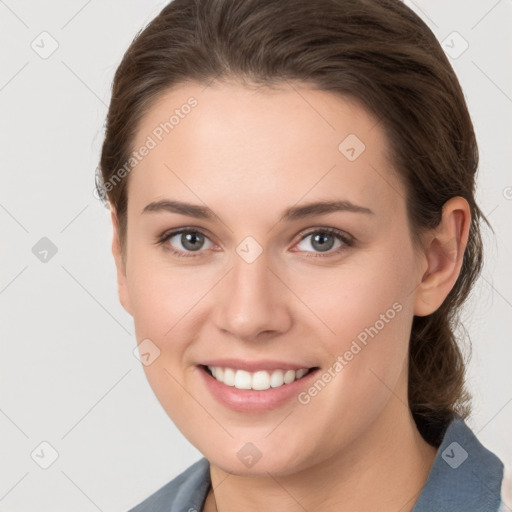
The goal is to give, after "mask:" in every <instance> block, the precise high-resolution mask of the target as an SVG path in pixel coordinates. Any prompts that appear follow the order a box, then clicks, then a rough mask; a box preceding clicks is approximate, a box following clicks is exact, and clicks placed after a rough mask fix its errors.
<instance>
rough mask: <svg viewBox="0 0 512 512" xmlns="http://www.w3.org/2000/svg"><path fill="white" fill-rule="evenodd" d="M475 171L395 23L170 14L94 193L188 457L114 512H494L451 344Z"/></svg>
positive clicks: (472, 230) (140, 40)
mask: <svg viewBox="0 0 512 512" xmlns="http://www.w3.org/2000/svg"><path fill="white" fill-rule="evenodd" d="M477 166H478V153H477V144H476V140H475V135H474V132H473V127H472V123H471V119H470V117H469V114H468V110H467V106H466V103H465V100H464V96H463V93H462V91H461V88H460V85H459V83H458V81H457V78H456V76H455V73H454V71H453V69H452V68H451V66H450V64H449V62H448V61H447V59H446V57H445V55H444V53H443V51H442V49H441V47H440V45H439V44H438V42H437V40H436V38H435V36H434V35H433V34H432V32H431V31H430V30H429V29H428V27H427V26H426V25H425V24H424V23H423V22H422V21H421V20H420V19H419V18H418V16H416V15H415V14H414V13H413V12H412V11H411V10H410V9H408V8H407V7H406V6H404V5H403V4H402V3H400V2H398V1H395V0H373V1H368V0H348V1H344V0H337V1H333V0H314V1H313V0H309V1H296V0H293V1H292V0H279V1H273V2H268V1H263V0H246V1H244V2H238V1H235V0H175V1H173V2H172V3H170V4H169V5H168V6H167V7H165V8H164V9H163V11H162V12H161V13H160V14H159V15H158V16H157V17H156V18H155V19H154V20H153V21H152V22H151V23H150V24H149V26H148V27H146V28H145V29H144V30H143V31H142V32H141V33H140V34H139V35H138V36H137V37H136V39H135V40H134V41H133V43H132V44H131V46H130V48H129V49H128V51H127V52H126V54H125V56H124V58H123V61H122V62H121V64H120V66H119V68H118V70H117V72H116V75H115V78H114V84H113V91H112V100H111V104H110V108H109V113H108V119H107V126H106V137H105V141H104V144H103V149H102V155H101V165H100V167H101V171H102V176H101V177H102V180H101V182H100V183H99V184H98V186H99V188H100V191H101V192H102V193H104V194H106V196H107V198H108V202H109V206H110V208H111V212H112V222H113V227H114V239H113V246H112V249H113V254H114V257H115V261H116V266H117V273H118V285H119V296H120V300H121V303H122V305H123V307H124V308H125V309H126V310H127V311H128V312H129V313H130V314H131V315H132V316H133V318H134V322H135V329H136V335H137V340H138V344H139V349H140V355H141V360H142V362H143V363H144V369H145V372H146V375H147V378H148V380H149V382H150V384H151V386H152V389H153V390H154V392H155V394H156V396H157V397H158V399H159V401H160V403H161V404H162V406H163V408H164V409H165V411H166V412H167V414H168V415H169V416H170V418H171V419H172V420H173V421H174V422H175V424H176V425H177V427H178V428H179V429H180V430H181V432H182V433H183V434H184V435H185V436H186V437H187V439H188V440H189V441H190V442H191V443H192V444H193V445H194V446H195V447H197V448H198V450H199V451H201V453H202V454H203V455H204V458H202V459H201V460H200V461H198V462H197V463H195V464H194V465H192V466H191V467H190V468H188V469H187V470H186V471H185V472H184V473H182V474H181V475H179V476H178V477H177V478H176V479H174V480H173V481H171V482H170V483H169V484H167V485H166V486H165V487H163V488H161V489H159V490H158V491H157V492H155V493H154V494H153V495H151V496H150V497H149V498H147V499H146V500H144V501H143V502H142V503H141V504H139V505H138V506H136V507H135V508H133V509H132V510H133V511H134V512H141V511H146V510H147V511H149V510H151V511H164V510H165V511H167V510H173V511H177V510H198V511H199V510H202V511H205V512H211V511H214V510H219V511H222V512H226V511H230V510H271V509H280V510H284V511H296V510H297V511H298V510H310V511H313V510H337V511H341V512H343V511H351V512H353V511H358V512H363V511H375V510H379V511H381V512H386V511H393V512H395V511H398V510H400V511H414V512H423V511H427V510H429V511H430V510H436V511H450V512H454V511H458V510H460V511H466V512H467V511H470V510H474V511H477V510H478V511H483V510H485V511H497V510H500V511H502V510H505V503H504V501H503V499H502V495H501V485H502V481H503V464H502V462H501V461H500V460H499V458H498V457H497V456H496V455H494V454H492V453H491V452H489V451H488V450H486V449H485V448H484V447H483V446H482V445H481V443H480V442H479V441H478V439H477V438H476V437H475V436H474V434H473V433H472V432H471V430H470V429H469V427H468V426H467V425H466V423H465V421H464V419H465V418H466V417H467V416H468V414H469V412H470V408H469V398H470V397H469V396H468V393H467V391H466V389H465V386H464V362H463V359H462V356H461V352H460V350H459V347H458V345H457V340H456V338H455V335H454V330H455V326H456V322H457V313H458V311H459V308H460V307H461V305H462V304H463V303H464V301H465V299H466V298H467V296H468V294H469V292H470V290H471V288H472V285H473V283H474V282H475V280H476V278H477V277H478V274H479V272H480V270H481V267H482V241H481V237H480V220H481V219H482V220H485V221H486V219H485V217H484V216H483V215H482V212H481V211H480V209H479V208H478V205H477V204H476V202H475V195H474V188H475V175H476V171H477Z"/></svg>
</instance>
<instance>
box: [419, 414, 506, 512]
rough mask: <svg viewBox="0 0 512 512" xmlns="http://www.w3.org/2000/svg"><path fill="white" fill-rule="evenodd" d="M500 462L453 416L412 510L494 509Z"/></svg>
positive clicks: (474, 511) (471, 511) (466, 511)
mask: <svg viewBox="0 0 512 512" xmlns="http://www.w3.org/2000/svg"><path fill="white" fill-rule="evenodd" d="M502 478H503V463H502V462H501V460H500V459H499V458H498V457H497V456H496V455H495V454H494V453H492V452H490V451H489V450H487V449H486V448H485V447H484V446H483V445H482V444H481V443H480V441H478V439H477V438H476V436H475V435H474V434H473V432H472V431H471V429H470V428H469V427H468V426H467V425H466V423H465V422H464V421H463V420H462V419H461V418H460V417H458V416H454V417H453V419H452V421H451V423H450V424H449V425H448V428H447V429H446V432H445V434H444V436H443V440H442V442H441V446H440V447H439V449H438V452H437V455H436V458H435V459H434V464H433V465H432V467H431V469H430V472H429V475H428V478H427V481H426V483H425V485H424V486H423V489H422V491H421V493H420V496H419V498H418V500H417V501H416V504H415V505H414V508H413V509H412V512H431V511H432V510H435V511H436V512H455V511H464V512H481V511H483V510H485V511H486V512H495V511H496V510H498V507H499V505H500V500H501V497H500V491H501V480H502Z"/></svg>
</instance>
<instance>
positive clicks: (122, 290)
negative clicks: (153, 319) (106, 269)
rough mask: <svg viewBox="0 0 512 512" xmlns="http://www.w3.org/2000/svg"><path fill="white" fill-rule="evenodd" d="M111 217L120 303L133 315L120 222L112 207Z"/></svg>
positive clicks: (113, 252) (113, 251) (113, 253)
mask: <svg viewBox="0 0 512 512" xmlns="http://www.w3.org/2000/svg"><path fill="white" fill-rule="evenodd" d="M110 216H111V219H112V229H113V235H112V255H113V256H114V261H115V264H116V270H117V293H118V296H119V301H120V302H121V305H122V306H123V308H124V309H125V310H126V312H127V313H129V314H130V315H132V307H131V302H130V294H129V289H128V279H127V277H126V261H125V257H124V256H123V251H122V248H121V240H120V234H119V221H118V218H117V215H116V212H115V209H114V208H113V207H112V206H111V207H110ZM132 316H133V315H132Z"/></svg>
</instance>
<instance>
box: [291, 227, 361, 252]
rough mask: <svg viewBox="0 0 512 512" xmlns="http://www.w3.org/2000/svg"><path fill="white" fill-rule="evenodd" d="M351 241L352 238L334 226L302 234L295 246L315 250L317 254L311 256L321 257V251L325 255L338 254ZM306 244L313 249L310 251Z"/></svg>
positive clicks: (306, 250)
mask: <svg viewBox="0 0 512 512" xmlns="http://www.w3.org/2000/svg"><path fill="white" fill-rule="evenodd" d="M308 239H309V240H308ZM336 243H338V245H336ZM353 243H354V242H353V240H352V238H351V237H350V236H349V235H347V234H346V233H344V232H343V231H340V230H338V229H335V228H321V229H316V230H315V231H310V232H309V233H306V234H305V235H303V236H302V238H301V239H300V242H299V243H298V244H297V245H296V247H299V249H300V250H303V251H305V252H316V253H317V254H314V255H313V257H317V256H320V257H323V256H324V254H322V253H326V254H325V256H332V255H333V254H339V253H341V252H342V251H344V250H346V249H347V248H348V247H351V246H352V245H353ZM301 244H302V247H301ZM308 246H309V247H313V251H310V250H309V249H308ZM333 247H334V250H332V249H333Z"/></svg>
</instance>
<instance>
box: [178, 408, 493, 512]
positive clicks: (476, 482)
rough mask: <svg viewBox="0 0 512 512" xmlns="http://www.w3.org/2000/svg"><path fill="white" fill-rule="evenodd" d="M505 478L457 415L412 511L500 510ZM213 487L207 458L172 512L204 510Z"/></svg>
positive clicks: (182, 488) (181, 490)
mask: <svg viewBox="0 0 512 512" xmlns="http://www.w3.org/2000/svg"><path fill="white" fill-rule="evenodd" d="M190 469H192V468H190ZM502 478H503V463H502V462H501V460H500V459H499V458H498V457H497V456H496V455H494V454H493V453H492V452H490V451H489V450H487V449H486V448H485V447H484V446H483V445H482V444H481V443H480V442H479V441H478V439H477V438H476V437H475V435H474V434H473V432H472V431H471V429H470V428H469V427H468V426H467V425H466V423H465V422H464V420H462V419H461V418H459V417H457V416H454V417H453V419H452V421H451V423H450V424H449V425H448V428H447V429H446V432H445V434H444V436H443V440H442V442H441V445H440V447H439V449H438V451H437V455H436V457H435V459H434V463H433V465H432V467H431V469H430V472H429V475H428V478H427V481H426V483H425V485H424V486H423V489H422V491H421V493H420V495H419V497H418V499H417V501H416V504H415V505H414V508H413V509H412V512H432V510H435V511H436V512H458V511H461V512H482V511H486V512H494V511H497V510H498V507H499V505H500V501H501V497H500V496H501V495H500V491H501V481H502ZM210 486H211V479H210V464H209V462H208V460H207V459H206V458H204V457H203V458H202V459H200V460H199V461H197V462H196V463H195V464H194V466H193V471H191V472H190V473H189V476H188V478H187V479H185V480H184V481H183V482H182V484H181V486H180V488H179V491H178V493H177V495H176V498H175V500H174V502H173V506H172V509H171V512H190V511H191V510H194V511H195V512H198V511H201V510H202V508H203V506H204V502H205V500H206V496H207V494H208V491H209V489H210Z"/></svg>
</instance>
